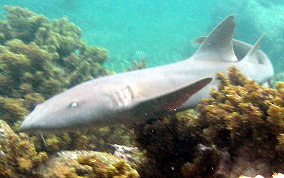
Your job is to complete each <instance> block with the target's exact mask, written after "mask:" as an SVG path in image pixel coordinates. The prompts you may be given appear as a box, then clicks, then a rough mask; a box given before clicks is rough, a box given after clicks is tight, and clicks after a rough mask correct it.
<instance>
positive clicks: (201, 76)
mask: <svg viewBox="0 0 284 178" xmlns="http://www.w3.org/2000/svg"><path fill="white" fill-rule="evenodd" d="M233 19H234V16H233V15H232V16H229V17H227V18H226V19H225V20H224V21H223V22H221V23H220V24H219V25H218V26H217V27H216V28H215V29H214V30H213V31H212V32H211V33H210V34H209V35H208V37H206V38H200V39H199V40H197V41H199V42H201V45H200V47H199V48H198V50H197V51H196V52H195V53H194V55H193V56H192V57H190V58H189V59H187V60H185V61H181V62H178V63H174V64H169V65H164V66H160V67H154V68H148V69H142V70H136V71H131V72H125V73H119V74H115V75H111V76H105V77H101V78H97V79H94V80H90V81H87V82H84V83H82V84H79V85H77V86H75V87H73V88H71V89H69V90H66V91H65V92H63V93H60V94H58V95H56V96H54V97H52V98H50V99H48V100H47V101H45V102H43V103H42V104H39V105H38V106H37V107H36V108H35V109H34V110H33V111H32V112H31V113H30V114H29V115H28V116H27V117H26V118H25V120H24V122H23V123H22V125H21V130H22V131H27V132H39V133H43V132H48V131H62V130H66V129H79V128H85V127H93V126H98V127H99V126H107V125H113V124H119V123H129V122H138V121H140V120H143V119H147V116H149V115H151V114H153V113H155V112H160V111H173V110H185V109H188V108H191V107H194V106H196V104H198V103H199V102H200V101H201V99H202V98H206V97H208V96H209V92H210V90H211V89H212V88H216V87H217V83H218V81H217V80H216V77H215V74H216V72H223V73H227V70H228V67H230V66H232V65H234V66H236V67H237V68H238V69H240V71H241V72H243V73H244V74H245V75H246V76H247V77H249V78H251V79H254V80H255V81H257V82H258V83H265V82H266V81H268V80H269V79H270V78H271V77H272V76H273V73H274V72H273V67H272V64H271V62H270V60H269V59H268V57H267V56H266V55H265V54H264V53H263V52H262V51H260V50H258V48H259V44H260V41H261V39H259V40H258V41H257V42H256V44H255V45H254V46H251V45H249V44H246V43H244V42H240V41H233V39H232V36H233V32H234V29H235V22H234V21H233ZM233 44H234V45H233ZM211 79H213V80H212V81H211ZM210 81H211V82H210Z"/></svg>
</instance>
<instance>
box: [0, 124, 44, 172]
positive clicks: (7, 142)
mask: <svg viewBox="0 0 284 178" xmlns="http://www.w3.org/2000/svg"><path fill="white" fill-rule="evenodd" d="M0 155H1V156H0V177H29V176H30V177H33V176H34V175H35V173H34V170H35V168H36V167H38V166H39V165H40V164H41V163H43V162H45V161H47V159H48V156H47V154H46V153H45V152H37V151H36V149H35V146H34V145H33V144H32V143H30V142H29V138H28V137H27V135H26V134H19V135H17V134H15V133H14V132H13V130H12V129H11V128H10V127H9V125H8V124H7V123H6V122H5V121H3V120H0Z"/></svg>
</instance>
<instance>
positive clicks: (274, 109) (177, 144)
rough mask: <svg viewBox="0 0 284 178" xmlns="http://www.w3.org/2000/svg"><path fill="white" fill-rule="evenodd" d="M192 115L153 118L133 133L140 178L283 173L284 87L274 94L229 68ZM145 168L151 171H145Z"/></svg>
mask: <svg viewBox="0 0 284 178" xmlns="http://www.w3.org/2000/svg"><path fill="white" fill-rule="evenodd" d="M217 76H218V80H219V85H218V89H213V90H212V91H211V94H210V95H211V97H210V98H208V99H204V100H203V101H202V103H201V104H199V105H198V108H197V109H198V111H199V112H198V113H197V112H195V111H191V110H189V111H185V112H181V113H178V114H176V115H157V116H155V117H153V118H152V119H150V120H148V121H146V122H145V123H141V124H139V125H137V126H136V128H135V135H136V141H137V142H138V145H139V148H140V149H141V150H145V151H146V153H145V157H146V158H145V159H144V160H143V162H142V164H141V166H140V168H139V169H138V170H139V173H140V175H141V176H142V177H175V176H178V177H238V176H240V175H246V176H256V175H258V174H260V175H264V176H271V175H272V174H273V173H274V172H283V171H284V167H283V165H284V157H283V156H284V154H283V153H284V147H283V145H284V144H283V142H284V139H283V138H284V137H283V135H284V124H283V123H284V122H283V121H284V117H283V116H284V83H281V82H280V83H278V84H277V85H276V89H272V88H269V87H266V86H261V85H259V84H257V83H256V82H255V81H253V80H249V79H247V78H246V77H245V76H244V75H243V74H242V73H240V72H239V71H238V70H237V69H236V68H235V67H231V68H230V69H229V73H228V77H227V76H226V75H224V74H221V73H219V74H218V75H217ZM150 167H151V168H150Z"/></svg>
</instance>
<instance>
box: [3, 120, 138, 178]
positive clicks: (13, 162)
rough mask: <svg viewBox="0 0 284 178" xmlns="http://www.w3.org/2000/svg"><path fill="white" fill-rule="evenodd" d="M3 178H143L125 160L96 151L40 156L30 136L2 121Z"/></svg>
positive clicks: (65, 152)
mask: <svg viewBox="0 0 284 178" xmlns="http://www.w3.org/2000/svg"><path fill="white" fill-rule="evenodd" d="M0 155H1V156H0V177H7V178H8V177H35V178H42V177H46V178H49V177H50V178H51V177H62V178H63V177H73V178H81V177H102V178H108V177H128V178H138V177H139V174H138V173H137V171H136V170H134V169H133V168H132V167H131V166H130V165H129V164H128V163H127V162H126V161H125V160H123V159H121V158H118V157H116V156H114V155H112V154H109V153H104V152H95V151H61V152H57V153H54V154H50V155H47V153H46V152H37V151H36V149H35V146H34V144H33V143H31V142H30V141H29V138H28V136H27V135H26V134H23V133H20V134H16V133H14V131H13V130H12V129H11V128H10V127H9V125H8V124H7V123H6V122H5V121H3V120H0Z"/></svg>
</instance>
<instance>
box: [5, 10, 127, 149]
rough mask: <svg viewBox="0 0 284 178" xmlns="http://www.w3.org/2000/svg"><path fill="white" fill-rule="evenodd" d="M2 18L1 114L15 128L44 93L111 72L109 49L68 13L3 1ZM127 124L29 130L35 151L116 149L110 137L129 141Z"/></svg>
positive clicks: (46, 95)
mask: <svg viewBox="0 0 284 178" xmlns="http://www.w3.org/2000/svg"><path fill="white" fill-rule="evenodd" d="M5 9H6V11H7V20H0V85H1V87H0V119H1V120H4V121H5V122H7V123H8V124H9V125H10V127H11V128H12V129H13V130H15V131H17V130H18V128H19V125H20V124H21V122H22V120H23V119H24V117H25V116H26V115H27V114H28V113H29V112H30V111H31V110H32V109H33V108H34V107H35V105H36V104H38V103H40V102H43V101H44V100H45V99H48V98H49V97H51V96H53V95H55V94H57V93H59V92H61V91H63V90H65V89H67V88H69V87H71V86H74V85H76V84H78V83H81V82H83V81H86V80H89V79H93V78H96V77H99V76H103V75H107V74H110V73H111V72H110V71H108V70H107V69H106V68H105V67H104V66H103V63H104V62H105V61H106V60H107V58H108V52H107V50H105V49H102V48H99V47H97V46H89V45H87V44H86V43H85V42H84V40H83V39H82V31H81V29H80V28H79V27H78V26H76V25H75V24H73V23H71V22H70V21H69V20H68V18H66V17H64V18H62V19H55V20H49V19H48V18H46V17H45V16H43V15H39V14H36V13H33V12H31V11H29V10H28V9H24V8H21V7H15V6H5ZM130 134H131V130H130V131H129V130H128V129H126V128H125V127H123V126H122V127H115V128H110V127H105V128H99V129H91V130H88V131H82V132H72V133H64V134H58V135H55V134H52V135H45V136H44V138H45V139H44V141H43V140H42V139H41V137H39V136H36V135H31V137H30V140H31V141H32V142H33V143H34V145H35V146H34V147H35V148H36V150H37V151H46V152H49V153H51V152H54V151H59V150H74V149H79V150H82V149H91V150H101V151H102V150H104V151H113V149H111V148H110V146H108V144H107V143H117V144H123V145H130V142H131V139H130V137H129V135H130Z"/></svg>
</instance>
